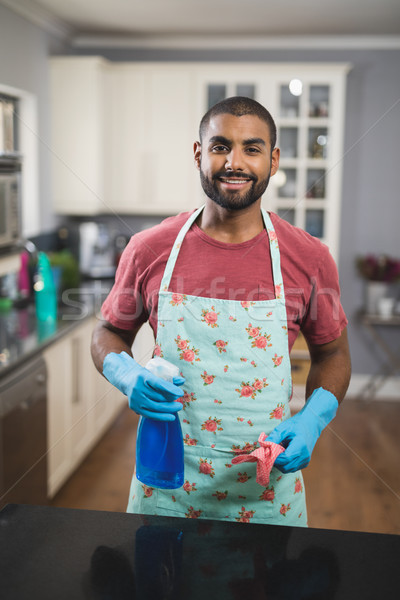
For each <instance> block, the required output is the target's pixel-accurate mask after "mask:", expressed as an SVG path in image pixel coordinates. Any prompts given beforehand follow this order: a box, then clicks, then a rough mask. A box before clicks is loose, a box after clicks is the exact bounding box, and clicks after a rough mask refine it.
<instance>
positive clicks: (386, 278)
mask: <svg viewBox="0 0 400 600" xmlns="http://www.w3.org/2000/svg"><path fill="white" fill-rule="evenodd" d="M356 266H357V270H358V272H359V274H360V275H361V277H362V278H363V279H364V280H365V281H366V283H367V285H366V306H365V309H366V312H367V313H369V314H376V313H377V312H378V303H379V300H380V299H381V298H384V297H385V296H386V295H387V293H388V287H389V285H390V284H392V283H395V282H396V281H400V259H398V258H392V257H390V256H388V255H386V254H382V255H374V254H367V255H366V256H358V257H357V258H356Z"/></svg>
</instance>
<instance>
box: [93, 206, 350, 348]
mask: <svg viewBox="0 0 400 600" xmlns="http://www.w3.org/2000/svg"><path fill="white" fill-rule="evenodd" d="M190 214H191V213H188V212H186V213H181V214H179V215H178V216H176V217H169V218H167V219H165V220H164V221H163V222H162V223H160V224H159V225H156V226H155V227H152V228H150V229H147V230H145V231H141V232H140V233H137V234H136V235H134V236H133V237H132V238H131V240H130V242H129V244H128V245H127V247H126V248H125V250H124V252H123V254H122V257H121V260H120V262H119V265H118V269H117V273H116V278H115V284H114V286H113V288H112V290H111V292H110V294H109V296H108V297H107V298H106V300H105V302H104V304H103V306H102V313H103V317H104V318H105V319H106V320H107V321H109V322H110V323H111V324H112V325H114V326H115V327H118V328H120V329H125V330H137V329H138V328H139V327H140V326H141V325H142V324H143V323H144V322H145V321H147V320H149V322H150V325H151V327H152V328H153V331H154V333H155V334H156V333H157V308H158V291H159V289H160V283H161V278H162V275H163V273H164V269H165V265H166V263H167V259H168V256H169V254H170V252H171V248H172V245H173V243H174V241H175V239H176V236H177V235H178V233H179V230H180V229H181V227H182V226H183V224H184V223H185V221H186V220H187V219H188V217H189V215H190ZM269 214H270V217H271V221H272V223H273V225H274V228H275V232H276V235H277V238H278V243H279V250H280V255H281V270H282V278H283V284H284V288H285V295H286V312H287V320H288V329H289V350H290V349H291V348H292V346H293V343H294V341H295V339H296V337H297V334H298V332H299V329H301V331H302V332H303V334H304V336H305V337H306V339H307V340H309V341H310V342H311V343H313V344H325V343H327V342H331V341H332V340H335V339H336V338H338V337H339V336H340V334H341V332H342V330H343V329H344V327H345V326H346V324H347V319H346V316H345V314H344V311H343V308H342V306H341V304H340V290H339V281H338V273H337V268H336V265H335V262H334V260H333V258H332V257H331V255H330V253H329V250H328V248H327V246H325V245H324V244H322V243H321V242H320V241H319V240H318V239H316V238H314V237H312V236H310V235H309V234H308V233H305V232H304V231H303V230H302V229H299V228H297V227H293V226H292V225H290V224H289V223H287V222H286V221H284V220H283V219H281V218H280V217H278V216H277V215H276V214H274V213H269ZM275 283H279V282H275ZM169 290H170V291H171V292H176V293H180V294H188V295H192V296H203V297H207V298H222V299H231V300H250V301H257V300H270V299H272V298H274V297H275V296H274V285H273V279H272V269H271V260H270V254H269V240H268V234H267V232H266V230H265V229H264V230H263V231H262V232H261V233H259V234H258V235H257V236H255V237H254V238H253V239H251V240H248V241H246V242H242V243H240V244H227V243H224V242H219V241H217V240H214V239H213V238H210V237H209V236H208V235H206V234H205V233H204V232H203V231H202V230H201V229H200V227H198V225H196V224H194V225H193V226H192V227H191V228H190V230H189V231H188V233H187V234H186V236H185V238H184V241H183V243H182V246H181V249H180V252H179V255H178V259H177V261H176V264H175V268H174V272H173V275H172V279H171V283H170V287H169Z"/></svg>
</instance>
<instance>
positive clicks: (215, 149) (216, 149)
mask: <svg viewBox="0 0 400 600" xmlns="http://www.w3.org/2000/svg"><path fill="white" fill-rule="evenodd" d="M211 150H212V152H226V151H227V150H228V148H227V147H226V146H223V145H222V144H218V145H217V146H212V148H211Z"/></svg>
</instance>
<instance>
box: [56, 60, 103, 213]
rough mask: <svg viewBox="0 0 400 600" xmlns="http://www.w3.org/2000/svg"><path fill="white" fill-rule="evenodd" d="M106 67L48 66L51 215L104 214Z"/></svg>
mask: <svg viewBox="0 0 400 600" xmlns="http://www.w3.org/2000/svg"><path fill="white" fill-rule="evenodd" d="M108 75H109V67H108V63H107V61H105V60H103V59H101V58H99V57H55V58H52V59H51V61H50V93H51V120H52V123H51V132H52V133H51V153H52V182H53V202H54V209H55V211H56V212H57V213H61V214H76V215H90V214H96V213H98V212H107V210H108V198H107V197H106V191H107V189H108V185H107V181H106V179H107V176H108V170H107V164H108V151H109V140H108V132H109V129H108V127H107V124H108V119H109V104H110V102H109V94H110V90H111V86H110V85H109V82H108Z"/></svg>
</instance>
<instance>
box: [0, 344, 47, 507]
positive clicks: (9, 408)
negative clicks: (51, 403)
mask: <svg viewBox="0 0 400 600" xmlns="http://www.w3.org/2000/svg"><path fill="white" fill-rule="evenodd" d="M46 382H47V370H46V364H45V361H44V359H43V358H42V357H41V356H40V355H39V356H38V357H36V358H35V359H32V360H30V361H27V362H26V363H24V364H23V365H21V367H18V368H16V369H15V370H14V371H12V372H11V373H10V374H9V375H6V376H5V377H4V378H1V379H0V507H1V506H4V505H5V504H8V503H10V502H12V503H18V504H47V407H46Z"/></svg>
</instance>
